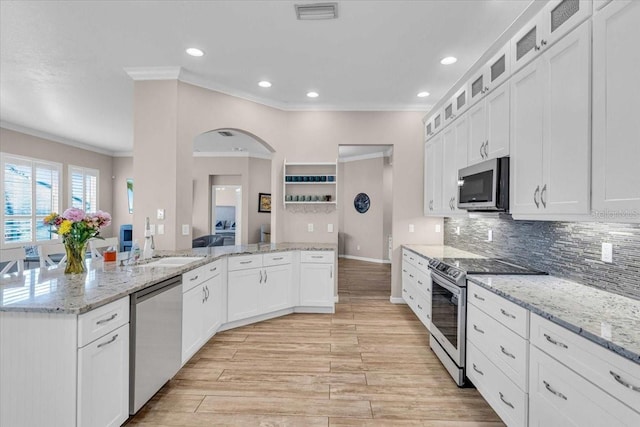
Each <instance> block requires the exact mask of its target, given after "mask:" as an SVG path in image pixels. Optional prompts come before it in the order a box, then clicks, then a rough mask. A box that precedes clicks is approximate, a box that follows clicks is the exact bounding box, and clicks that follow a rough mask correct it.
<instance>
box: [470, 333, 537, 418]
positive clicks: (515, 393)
mask: <svg viewBox="0 0 640 427" xmlns="http://www.w3.org/2000/svg"><path fill="white" fill-rule="evenodd" d="M467 377H469V379H470V380H471V382H473V384H474V385H475V386H476V388H477V389H478V391H479V392H480V394H481V395H482V397H484V399H485V400H486V401H487V402H488V403H489V405H491V407H492V408H493V410H494V411H496V413H497V414H498V415H499V416H500V418H502V421H504V422H505V423H506V424H507V425H508V426H525V425H527V409H528V405H527V400H528V399H527V394H526V393H525V392H523V391H522V390H520V389H519V388H518V386H516V385H515V384H514V383H513V382H512V381H511V380H509V378H507V376H506V375H504V374H503V373H502V371H500V369H498V367H497V366H496V365H494V364H493V363H492V362H491V361H490V360H489V358H487V356H485V355H484V354H483V353H482V352H481V351H480V350H479V349H478V348H477V347H476V346H475V345H473V344H472V343H471V342H470V341H467Z"/></svg>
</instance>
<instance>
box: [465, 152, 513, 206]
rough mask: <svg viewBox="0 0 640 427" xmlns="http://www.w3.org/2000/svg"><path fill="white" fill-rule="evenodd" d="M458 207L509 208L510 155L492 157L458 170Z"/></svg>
mask: <svg viewBox="0 0 640 427" xmlns="http://www.w3.org/2000/svg"><path fill="white" fill-rule="evenodd" d="M458 208H459V209H466V210H468V211H479V212H482V211H489V212H507V211H508V210H509V157H501V158H499V159H491V160H487V161H485V162H482V163H478V164H476V165H473V166H469V167H466V168H464V169H460V170H459V171H458Z"/></svg>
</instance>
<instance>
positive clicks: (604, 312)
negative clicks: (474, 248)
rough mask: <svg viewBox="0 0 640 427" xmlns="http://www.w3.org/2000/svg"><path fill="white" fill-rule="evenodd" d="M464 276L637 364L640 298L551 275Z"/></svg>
mask: <svg viewBox="0 0 640 427" xmlns="http://www.w3.org/2000/svg"><path fill="white" fill-rule="evenodd" d="M467 279H468V280H470V281H471V282H473V283H476V284H478V285H480V286H482V287H483V288H486V289H488V290H490V291H492V292H494V293H496V294H498V295H500V296H503V297H504V298H506V299H508V300H510V301H513V302H514V303H516V304H518V305H520V306H522V307H524V308H526V309H528V310H531V312H532V313H536V314H538V315H540V316H542V317H544V318H545V319H549V320H550V321H552V322H554V323H557V324H558V325H560V326H563V327H565V328H566V329H568V330H570V331H572V332H575V333H576V334H578V335H581V336H583V337H585V338H587V339H589V340H591V341H593V342H595V343H597V344H600V345H601V346H603V347H605V348H608V349H609V350H611V351H613V352H615V353H617V354H619V355H620V356H623V357H625V358H627V359H629V360H631V361H633V362H635V363H638V364H640V327H638V326H639V325H640V301H638V300H634V299H631V298H627V297H623V296H620V295H616V294H613V293H610V292H606V291H602V290H600V289H596V288H592V287H589V286H585V285H581V284H580V283H576V282H572V281H570V280H565V279H561V278H558V277H553V276H519V275H469V276H467Z"/></svg>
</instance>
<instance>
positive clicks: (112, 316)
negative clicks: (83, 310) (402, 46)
mask: <svg viewBox="0 0 640 427" xmlns="http://www.w3.org/2000/svg"><path fill="white" fill-rule="evenodd" d="M116 317H118V313H113V314H112V315H111V317H109V318H108V319H102V320H98V321H97V322H96V325H102V324H103V323H107V322H111V321H112V320H113V319H115V318H116Z"/></svg>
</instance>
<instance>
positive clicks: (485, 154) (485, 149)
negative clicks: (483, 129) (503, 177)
mask: <svg viewBox="0 0 640 427" xmlns="http://www.w3.org/2000/svg"><path fill="white" fill-rule="evenodd" d="M484 158H485V159H488V158H489V140H487V142H485V143H484Z"/></svg>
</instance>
